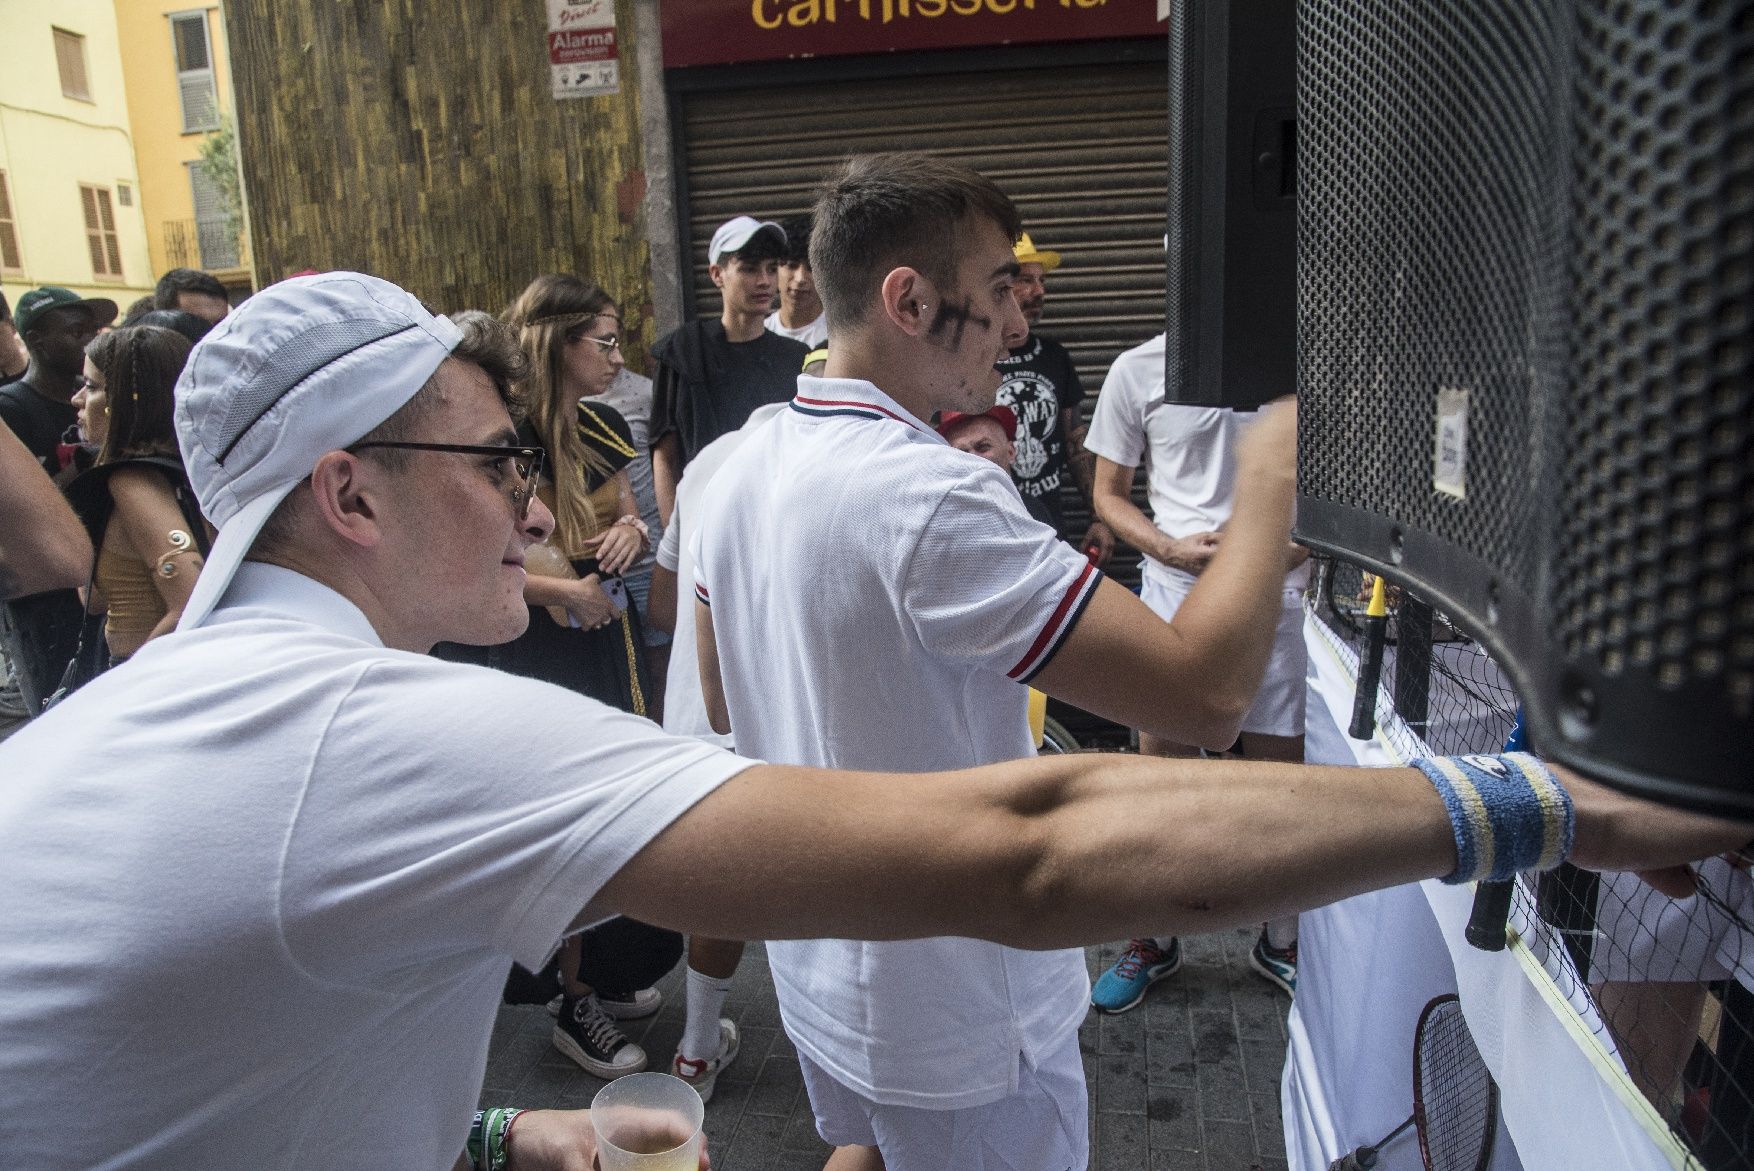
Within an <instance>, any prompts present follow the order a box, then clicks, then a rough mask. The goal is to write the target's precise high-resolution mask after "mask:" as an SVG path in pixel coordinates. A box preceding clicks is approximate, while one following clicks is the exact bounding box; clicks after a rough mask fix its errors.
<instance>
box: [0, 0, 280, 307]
mask: <svg viewBox="0 0 1754 1171" xmlns="http://www.w3.org/2000/svg"><path fill="white" fill-rule="evenodd" d="M0 2H4V0H0ZM114 3H115V6H116V25H117V27H118V29H119V30H120V32H121V36H122V70H123V73H124V74H125V76H126V78H127V86H128V109H129V116H130V118H131V120H132V122H133V125H134V153H135V156H136V158H137V159H138V160H139V164H140V187H141V194H142V196H143V200H144V208H145V212H146V228H147V241H148V246H149V247H150V249H151V253H152V270H153V272H155V273H161V272H163V271H165V270H166V269H167V268H172V267H174V264H173V262H172V259H171V257H170V256H169V255H168V253H167V250H166V244H165V233H166V227H165V225H166V224H167V223H184V222H188V221H191V220H193V219H194V218H195V197H194V193H193V192H192V191H191V190H190V187H189V169H188V165H187V164H189V163H191V162H193V161H194V160H196V159H199V158H200V157H201V144H202V142H203V141H204V140H206V139H207V138H208V136H209V133H208V132H196V133H192V134H184V133H183V106H182V101H181V98H180V97H179V94H178V91H177V57H176V50H175V48H174V47H173V45H172V43H171V22H170V17H171V16H172V15H173V14H175V15H182V14H184V13H190V12H201V11H205V13H206V15H207V40H208V44H209V46H210V51H211V53H212V57H213V73H214V86H215V88H216V89H217V91H218V96H219V111H220V116H221V117H222V118H227V119H229V118H230V117H231V112H232V103H231V61H230V58H229V57H228V56H227V54H226V42H225V21H224V15H223V13H222V12H221V10H220V7H219V3H218V0H114ZM240 235H242V233H240ZM239 249H240V254H239V265H238V267H237V268H235V269H222V270H215V275H217V276H219V277H220V279H222V280H225V281H226V282H227V283H234V282H237V281H247V277H248V270H249V263H250V260H249V249H248V244H247V242H246V241H242V240H240V242H239Z"/></svg>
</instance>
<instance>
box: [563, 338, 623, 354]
mask: <svg viewBox="0 0 1754 1171" xmlns="http://www.w3.org/2000/svg"><path fill="white" fill-rule="evenodd" d="M573 341H575V342H593V343H595V344H596V346H597V348H598V349H599V350H602V351H603V352H604V353H605V354H607V353H610V352H611V351H614V350H619V349H620V348H621V339H620V338H618V337H616V336H615V335H614V334H610V335H609V336H608V337H592V336H591V335H590V334H588V333H586V334H580V335H579V336H578V337H575V338H574V339H573Z"/></svg>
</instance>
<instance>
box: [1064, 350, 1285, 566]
mask: <svg viewBox="0 0 1754 1171" xmlns="http://www.w3.org/2000/svg"><path fill="white" fill-rule="evenodd" d="M1164 339H1165V335H1164V334H1161V333H1160V334H1158V335H1157V336H1156V337H1154V338H1152V339H1151V340H1150V341H1148V342H1145V343H1144V344H1143V345H1137V346H1134V347H1133V348H1132V349H1130V350H1127V351H1126V352H1124V353H1122V354H1121V356H1120V357H1118V358H1116V359H1115V360H1114V365H1112V366H1110V367H1109V369H1108V377H1106V378H1104V379H1103V382H1102V393H1101V394H1100V395H1098V396H1097V399H1096V409H1095V411H1094V412H1093V413H1092V414H1091V417H1090V431H1089V433H1088V434H1087V435H1085V437H1084V450H1086V451H1088V452H1090V453H1092V454H1093V455H1099V456H1101V457H1102V458H1103V459H1106V460H1108V461H1110V462H1111V463H1116V464H1119V465H1121V466H1122V467H1128V468H1136V467H1138V466H1139V465H1140V463H1141V462H1143V463H1144V465H1145V478H1146V495H1147V498H1148V499H1149V501H1150V503H1151V519H1152V521H1153V523H1155V524H1156V525H1157V527H1158V529H1159V530H1160V531H1161V532H1163V533H1164V534H1165V535H1166V536H1171V537H1186V536H1189V535H1190V534H1193V533H1209V532H1217V531H1219V530H1220V529H1221V528H1223V526H1224V524H1225V522H1226V521H1228V520H1229V519H1230V510H1231V507H1232V506H1233V505H1234V503H1235V501H1236V444H1237V440H1238V439H1240V438H1241V437H1242V434H1243V432H1244V431H1245V430H1247V429H1248V427H1249V426H1250V425H1251V424H1252V423H1253V422H1254V419H1255V415H1254V413H1253V412H1241V411H1233V410H1230V409H1228V408H1225V407H1190V406H1184V405H1182V404H1180V403H1170V402H1165V401H1164V399H1163V389H1164V370H1163V362H1164ZM1140 565H1141V572H1143V573H1145V574H1147V575H1155V576H1157V577H1158V578H1159V579H1161V580H1163V581H1165V582H1173V581H1177V580H1178V579H1179V580H1180V581H1181V582H1182V583H1184V584H1185V583H1186V582H1191V581H1192V580H1193V575H1192V574H1189V573H1186V572H1184V571H1182V570H1180V569H1171V568H1170V567H1169V566H1167V565H1163V564H1161V563H1159V562H1157V561H1153V560H1152V559H1151V558H1149V557H1145V558H1141V559H1140ZM1308 584H1309V563H1308V562H1307V561H1306V562H1304V563H1303V564H1302V565H1299V566H1298V567H1297V568H1296V569H1293V570H1292V571H1291V572H1290V573H1288V574H1286V575H1285V586H1286V589H1288V590H1293V591H1297V590H1302V589H1303V588H1304V587H1305V586H1306V585H1308Z"/></svg>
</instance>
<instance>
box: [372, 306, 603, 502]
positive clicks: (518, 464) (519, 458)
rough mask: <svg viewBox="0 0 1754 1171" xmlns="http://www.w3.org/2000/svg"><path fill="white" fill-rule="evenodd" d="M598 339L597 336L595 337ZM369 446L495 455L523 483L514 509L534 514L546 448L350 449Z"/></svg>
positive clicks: (410, 447) (412, 447)
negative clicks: (532, 507) (538, 481)
mask: <svg viewBox="0 0 1754 1171" xmlns="http://www.w3.org/2000/svg"><path fill="white" fill-rule="evenodd" d="M593 340H595V339H593ZM368 447H388V448H395V449H397V450H399V451H443V452H449V453H451V454H453V455H495V456H498V457H500V459H502V460H505V461H507V462H509V463H510V464H511V466H512V470H513V471H514V472H516V473H517V476H518V480H519V483H518V484H517V486H516V487H514V488H513V489H512V508H513V509H514V510H515V511H516V513H517V517H518V519H519V520H525V519H527V518H528V517H529V515H530V501H531V500H533V499H535V497H536V481H537V479H538V478H540V477H541V475H542V455H543V453H542V449H541V448H540V447H500V446H482V445H480V444H471V443H393V442H390V441H389V440H375V441H373V442H371V443H355V444H354V445H353V446H352V447H350V448H348V449H347V450H349V451H364V450H365V449H366V448H368Z"/></svg>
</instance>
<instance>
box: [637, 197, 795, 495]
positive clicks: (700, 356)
mask: <svg viewBox="0 0 1754 1171" xmlns="http://www.w3.org/2000/svg"><path fill="white" fill-rule="evenodd" d="M785 251H786V234H785V231H784V229H782V228H781V227H780V226H779V225H778V224H777V223H774V222H773V221H772V220H756V219H754V218H753V217H751V216H746V215H740V216H735V217H733V218H731V219H729V220H726V221H725V222H724V223H722V224H720V225H719V228H718V230H717V231H716V232H714V233H713V238H712V243H711V244H710V245H709V246H708V248H707V257H708V259H710V260H711V261H712V265H711V267H710V268H709V270H708V271H709V273H710V274H711V276H712V278H713V284H715V285H717V286H718V287H719V292H720V293H721V294H723V296H724V306H723V308H722V309H721V311H720V313H719V316H718V318H717V319H714V320H698V321H690V322H688V323H687V324H685V325H683V326H682V327H681V328H679V329H676V330H672V331H671V332H670V333H668V334H666V335H664V336H663V337H662V338H659V339H658V344H657V345H655V346H653V347H652V357H653V359H655V360H656V362H657V370H656V374H655V377H654V378H653V380H652V381H653V394H652V422H651V450H652V486H653V488H654V489H655V491H656V493H657V497H658V514H659V519H661V520H662V521H663V522H664V523H665V524H668V523H670V511H671V509H673V508H674V507H675V506H676V484H677V481H679V480H680V479H681V478H682V469H683V468H684V467H686V466H687V464H688V462H689V461H690V460H692V459H693V458H694V457H695V454H696V453H697V452H699V451H700V449H701V448H703V447H705V446H706V445H707V444H709V443H711V442H712V441H713V440H715V439H717V438H718V437H719V436H721V435H724V434H727V433H728V432H731V431H735V430H736V429H737V428H739V427H741V426H742V425H743V423H744V421H745V420H747V419H748V418H749V414H750V412H751V411H753V410H755V408H756V407H759V406H761V405H762V404H764V403H775V402H785V401H786V400H787V399H788V398H790V397H791V395H792V380H793V379H794V378H795V377H797V374H798V371H799V370H800V369H801V368H802V367H803V365H804V355H805V354H807V353H809V352H810V349H809V347H808V346H806V345H804V344H803V343H802V342H798V341H793V340H792V339H791V338H789V337H781V336H780V335H779V334H776V333H774V332H773V331H772V330H770V329H768V328H767V326H766V325H765V324H764V321H765V319H766V317H767V315H768V312H769V310H770V309H771V308H772V306H773V297H774V291H775V290H776V289H777V288H778V287H779V268H780V260H781V258H782V257H783V256H784V255H785Z"/></svg>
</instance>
